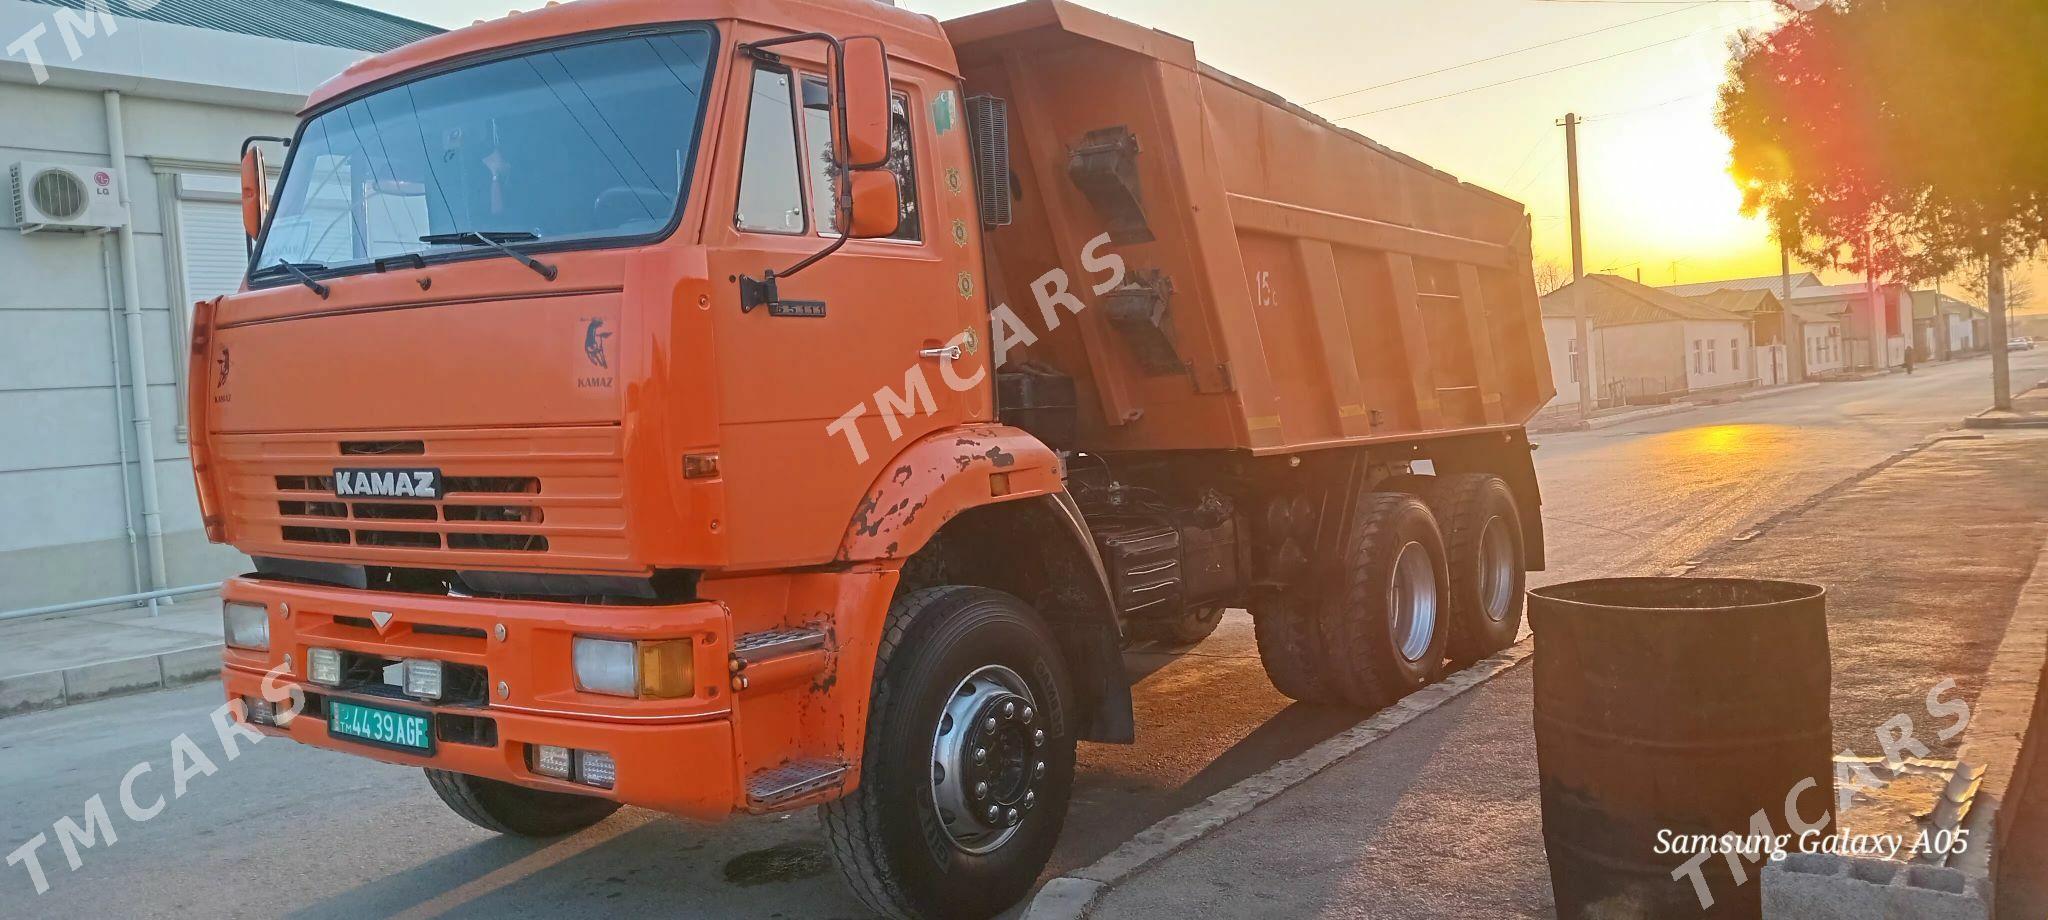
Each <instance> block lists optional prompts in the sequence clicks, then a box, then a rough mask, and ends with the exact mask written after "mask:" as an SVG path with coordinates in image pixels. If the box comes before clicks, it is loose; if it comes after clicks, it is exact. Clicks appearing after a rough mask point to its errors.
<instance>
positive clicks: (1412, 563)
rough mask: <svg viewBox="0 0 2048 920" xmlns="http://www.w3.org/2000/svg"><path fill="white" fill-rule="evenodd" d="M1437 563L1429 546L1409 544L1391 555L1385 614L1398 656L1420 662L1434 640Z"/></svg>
mask: <svg viewBox="0 0 2048 920" xmlns="http://www.w3.org/2000/svg"><path fill="white" fill-rule="evenodd" d="M1436 600H1437V585H1436V563H1435V562H1434V561H1433V560H1432V559H1430V556H1429V549H1428V547H1425V546H1423V545H1422V544H1420V543H1415V542H1410V543H1408V544H1407V545H1405V546H1403V547H1401V551H1400V552H1399V553H1397V554H1395V556H1394V579H1393V583H1392V584H1390V585H1388V586H1387V614H1388V617H1389V618H1390V619H1391V620H1392V624H1391V625H1392V626H1393V630H1394V643H1395V646H1396V647H1397V648H1399V649H1400V652H1401V657H1402V658H1405V659H1407V660H1409V661H1421V660H1422V656H1424V655H1426V654H1429V647H1430V645H1431V641H1432V640H1433V639H1435V638H1436V606H1437V604H1436Z"/></svg>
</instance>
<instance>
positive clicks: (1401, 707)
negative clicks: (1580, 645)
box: [1023, 637, 1535, 920]
mask: <svg viewBox="0 0 2048 920" xmlns="http://www.w3.org/2000/svg"><path fill="white" fill-rule="evenodd" d="M1534 642H1535V640H1534V638H1533V637H1526V638H1524V639H1522V641H1520V642H1517V643H1515V644H1514V645H1512V646H1509V647H1508V648H1507V649H1506V650H1505V651H1503V652H1501V653H1500V654H1498V655H1495V656H1493V657H1492V658H1488V659H1486V660H1484V661H1481V662H1479V663H1478V664H1475V665H1472V666H1471V667H1469V668H1466V669H1465V670H1462V671H1459V672H1458V673H1456V674H1453V675H1451V676H1449V677H1446V678H1444V679H1443V680H1442V681H1439V682H1437V683H1436V684H1434V685H1431V686H1429V687H1425V688H1423V689H1421V690H1418V691H1416V692H1415V693H1414V694H1413V695H1411V696H1409V697H1408V698H1407V699H1404V700H1402V701H1401V702H1399V703H1396V704H1394V705H1392V706H1389V707H1387V708H1386V709H1383V710H1380V711H1379V712H1377V713H1374V714H1373V715H1372V716H1371V717H1370V718H1368V719H1366V720H1365V721H1363V722H1360V723H1358V724H1357V725H1353V726H1352V727H1350V728H1348V729H1345V730H1344V731H1342V732H1339V733H1338V734H1336V735H1334V736H1332V737H1330V738H1328V739H1325V740H1324V741H1323V742H1322V743H1321V744H1318V745H1316V746H1315V747H1312V748H1309V749H1308V750H1307V751H1304V752H1302V753H1301V754H1299V755H1297V756H1295V757H1293V758H1291V759H1288V760H1283V761H1281V762H1279V763H1277V764H1274V765H1273V766H1271V767H1268V768H1266V770H1265V771H1264V772H1262V773H1259V774H1258V775H1256V776H1251V777H1248V778H1246V779H1244V780H1241V781H1239V782H1238V783H1237V784H1236V785H1234V786H1231V787H1230V788H1228V789H1225V790H1223V791H1222V792H1218V793H1216V794H1215V795H1212V796H1210V797H1209V798H1207V799H1204V800H1203V801H1201V802H1199V803H1197V804H1195V805H1193V806H1191V807H1189V808H1187V809H1185V810H1183V811H1181V812H1180V813H1178V814H1175V815H1170V816H1168V817H1166V818H1163V819H1161V820H1160V821H1159V822H1158V823H1156V824H1153V825H1152V826H1151V827H1148V828H1146V829H1145V830H1143V831H1140V832H1138V834H1137V835H1136V836H1134V837H1132V838H1131V839H1129V840H1126V841H1124V843H1123V844H1122V845H1121V846H1119V847H1117V848H1116V849H1115V850H1114V851H1112V852H1111V853H1110V854H1109V855H1108V856H1104V857H1103V858H1101V859H1098V860H1096V861H1095V862H1093V863H1090V864H1089V865H1087V866H1083V867H1082V868H1080V869H1076V870H1074V871H1073V872H1069V873H1067V874H1066V875H1063V876H1060V877H1059V878H1056V879H1053V880H1052V881H1050V882H1047V883H1046V884H1045V887H1043V888H1040V889H1039V890H1038V893H1037V895H1035V896H1033V897H1032V899H1031V903H1030V905H1029V906H1028V907H1026V908H1025V911H1024V915H1023V916H1024V918H1025V920H1081V918H1084V917H1087V916H1089V915H1090V913H1091V912H1092V911H1093V910H1094V909H1095V905H1096V904H1098V903H1100V902H1101V900H1102V898H1103V897H1104V896H1105V895H1107V894H1109V892H1110V889H1112V888H1113V887H1115V886H1116V885H1117V884H1118V883H1120V882H1122V881H1124V880H1125V879H1128V878H1130V877H1132V876H1134V875H1137V874H1138V873H1140V872H1142V871H1144V870H1146V869H1148V868H1150V867H1151V866H1152V865H1153V864H1155V863H1158V862H1159V861H1160V860H1163V859H1165V858H1167V857H1168V856H1172V855H1173V854H1175V853H1177V852H1180V851H1181V850H1182V849H1184V848H1186V847H1187V846H1188V845H1189V844H1191V843H1194V842H1195V841H1197V840H1200V839H1201V838H1203V837H1204V836H1207V835H1208V834H1210V833H1212V832H1214V831H1215V830H1217V829H1219V828H1221V827H1223V826H1224V825H1226V824H1229V823H1230V822H1232V821H1235V820H1237V819H1238V818H1241V817H1244V816H1245V815H1247V814H1250V813H1251V811H1252V810H1253V809H1255V808H1257V807H1259V806H1260V805H1263V804H1265V803H1266V802H1269V801H1271V800H1273V799H1274V798H1276V797H1278V796H1279V795H1280V794H1281V793H1283V792H1286V791H1287V790H1289V789H1292V788H1294V787H1296V786H1299V785H1301V784H1302V783H1305V782H1307V781H1308V780H1310V779H1312V778H1314V777H1315V776H1316V775H1317V774H1320V773H1322V772H1323V771H1324V770H1327V769H1329V768H1330V767H1331V766H1334V765H1335V764H1336V763H1337V762H1338V761H1341V760H1343V759H1344V758H1346V757H1349V756H1351V755H1353V754H1356V753H1358V752H1359V751H1361V750H1363V749H1364V748H1365V747H1366V746H1367V745H1370V744H1372V743H1373V742H1375V741H1378V740H1380V739H1381V738H1384V737H1386V736H1387V735H1389V734H1391V733H1392V732H1393V731H1394V730H1395V729H1398V728H1400V727H1401V726H1403V725H1406V724H1408V723H1409V722H1412V721H1414V720H1415V719H1417V718H1420V717H1422V716H1424V715H1426V714H1428V713H1430V712H1432V711H1434V710H1436V709H1437V708H1439V707H1441V706H1443V705H1444V704H1445V703H1448V702H1450V701H1452V700H1454V699H1457V698H1458V697H1460V696H1463V695H1465V694H1466V693H1469V692H1471V691H1472V690H1473V689H1475V688H1477V687H1479V686H1480V685H1482V684H1484V683H1486V682H1487V681H1490V680H1492V679H1494V678H1495V677H1498V676H1500V675H1502V674H1504V673H1507V672H1508V671H1510V670H1512V669H1514V668H1515V666H1517V665H1519V664H1521V663H1522V662H1524V661H1527V660H1528V659H1529V657H1530V656H1531V655H1532V654H1534V653H1535V645H1534Z"/></svg>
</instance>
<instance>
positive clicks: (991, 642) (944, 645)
mask: <svg viewBox="0 0 2048 920" xmlns="http://www.w3.org/2000/svg"><path fill="white" fill-rule="evenodd" d="M1072 705H1073V704H1072V702H1071V691H1070V690H1069V684H1068V679H1067V670H1066V666H1065V662H1064V660H1063V659H1062V658H1061V657H1060V651H1059V646H1058V644H1057V643H1056V642H1055V640H1054V638H1053V636H1052V633H1051V631H1050V630H1049V629H1048V628H1047V627H1046V625H1045V622H1044V621H1043V620H1042V619H1040V618H1039V616H1038V614H1037V613H1036V612H1035V611H1033V610H1032V609H1031V607H1030V606H1029V605H1027V604H1025V603H1024V602H1023V601H1021V600H1018V599H1017V598H1015V597H1012V596H1010V595H1008V594H1004V593H1002V592H1000V591H994V590H990V589H987V588H976V587H966V586H946V587H938V588H928V589H925V590H922V591H917V592H914V593H912V594H909V595H906V596H904V597H901V598H898V599H897V600H896V602H895V603H894V604H893V605H891V606H890V609H889V620H888V624H887V626H886V628H885V630H884V633H883V638H882V644H881V648H880V650H879V654H878V656H877V661H876V667H875V685H874V694H873V698H872V700H871V702H870V704H869V707H868V729H867V742H866V751H865V754H864V755H863V757H862V765H861V780H860V786H859V788H857V789H856V790H854V792H852V793H851V794H849V795H847V796H846V797H845V798H842V799H840V800H838V801H835V802H832V803H830V804H828V805H826V806H825V807H824V809H823V816H824V824H825V835H826V838H827V839H828V840H829V841H830V842H831V846H832V854H833V856H834V858H835V859H836V860H837V862H838V863H839V866H840V869H841V870H842V871H843V872H844V873H845V875H846V879H847V882H848V884H849V885H850V886H851V887H852V889H853V893H854V895H855V896H856V897H858V898H860V900H861V901H862V902H863V903H865V904H866V905H867V906H868V907H869V908H870V909H872V910H874V911H876V912H877V913H880V914H883V915H885V916H889V917H901V918H920V920H921V918H936V917H964V918H981V917H991V916H994V915H995V914H997V913H1000V912H1001V911H1003V910H1004V909H1006V908H1008V907H1009V906H1010V905H1011V904H1014V903H1015V902H1016V901H1017V900H1019V899H1020V898H1022V897H1023V896H1024V895H1025V894H1026V893H1027V892H1029V891H1030V889H1031V885H1032V883H1033V882H1035V881H1036V880H1037V878H1038V874H1039V873H1040V872H1041V871H1043V870H1044V868H1045V865H1046V862H1047V861H1048V860H1049V859H1050V858H1051V856H1052V849H1053V844H1054V843H1055V842H1056V841H1057V840H1058V839H1059V835H1060V829H1061V827H1062V826H1063V825H1064V824H1065V822H1066V812H1067V800H1068V797H1069V796H1070V795H1071V793H1072V790H1073V781H1074V728H1073V726H1072V725H1071V724H1070V723H1071V719H1072V718H1073V716H1072V714H1071V712H1070V707H1071V706H1072Z"/></svg>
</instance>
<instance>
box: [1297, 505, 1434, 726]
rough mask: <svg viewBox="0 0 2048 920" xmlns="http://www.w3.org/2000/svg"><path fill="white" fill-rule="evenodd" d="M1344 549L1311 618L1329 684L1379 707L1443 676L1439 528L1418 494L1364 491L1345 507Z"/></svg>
mask: <svg viewBox="0 0 2048 920" xmlns="http://www.w3.org/2000/svg"><path fill="white" fill-rule="evenodd" d="M1345 549H1346V555H1345V562H1346V565H1345V566H1344V568H1343V569H1342V570H1341V571H1340V572H1339V573H1338V584H1336V585H1334V586H1333V588H1334V590H1330V591H1327V592H1325V597H1324V598H1323V602H1322V604H1321V605H1320V606H1321V611H1320V616H1319V617H1318V618H1317V620H1318V625H1319V626H1320V638H1321V640H1322V647H1323V650H1324V652H1325V654H1327V655H1328V656H1329V663H1330V664H1329V676H1330V683H1331V689H1332V690H1333V691H1334V692H1335V694H1336V696H1337V697H1338V698H1339V699H1341V700H1342V701H1343V702H1345V703H1348V704H1350V705H1353V706H1364V707H1380V706H1386V705H1388V704H1391V703H1393V702H1395V701H1397V700H1399V699H1401V698H1402V697H1404V696H1407V695H1408V694H1410V693H1412V692H1414V691H1416V690H1418V689H1421V688H1422V687H1425V686H1428V685H1429V684H1431V683H1433V682H1435V681H1436V680H1437V679H1438V678H1440V677H1442V676H1443V671H1444V646H1445V644H1446V643H1447V642H1448V640H1449V636H1450V630H1449V628H1448V624H1447V623H1446V622H1445V620H1446V619H1447V618H1446V617H1445V616H1444V613H1445V609H1444V608H1445V604H1446V602H1447V600H1448V597H1447V595H1448V593H1449V591H1448V583H1449V577H1448V574H1447V566H1446V561H1445V560H1446V553H1445V550H1444V541H1443V534H1442V532H1441V531H1440V530H1439V529H1438V528H1437V522H1436V516H1435V515H1434V514H1432V513H1431V512H1430V510H1429V505H1428V504H1426V503H1424V502H1423V500H1422V499H1421V498H1420V497H1418V496H1415V495H1409V494H1406V493H1401V492H1368V493H1366V494H1364V495H1363V496H1360V497H1359V499H1358V502H1357V504H1356V505H1355V506H1354V508H1353V510H1352V519H1351V526H1350V527H1348V528H1347V529H1346V533H1345Z"/></svg>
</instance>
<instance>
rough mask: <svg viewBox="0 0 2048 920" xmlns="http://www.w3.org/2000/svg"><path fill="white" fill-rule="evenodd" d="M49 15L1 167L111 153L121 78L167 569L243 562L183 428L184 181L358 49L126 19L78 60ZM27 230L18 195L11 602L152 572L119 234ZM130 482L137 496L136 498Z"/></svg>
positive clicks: (0, 455) (3, 402) (2, 11)
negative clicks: (210, 518)
mask: <svg viewBox="0 0 2048 920" xmlns="http://www.w3.org/2000/svg"><path fill="white" fill-rule="evenodd" d="M54 11H55V8H53V7H48V6H42V5H37V4H26V3H20V2H16V0H0V34H7V35H14V34H17V33H25V32H26V31H27V30H28V28H29V27H30V26H32V25H33V24H34V23H36V22H42V21H47V19H48V17H49V16H51V15H52V14H53V13H54ZM48 28H49V30H50V34H51V36H52V38H51V39H50V40H49V41H46V42H45V43H44V44H45V45H46V46H48V47H46V48H45V49H44V54H45V56H46V57H48V58H51V60H50V61H48V65H49V70H50V80H49V82H48V83H45V84H42V85H38V84H37V83H36V81H35V77H34V75H33V73H32V72H31V71H30V69H29V68H28V67H27V66H26V65H23V64H21V62H20V61H19V60H15V61H7V62H4V63H0V126H4V130H0V170H4V169H6V168H8V167H10V166H11V165H12V164H13V163H15V162H17V161H21V160H33V161H39V162H55V163H74V164H79V165H82V166H107V165H110V164H109V162H108V156H109V154H108V150H109V138H108V131H107V120H106V100H105V97H104V92H103V91H104V90H105V89H110V88H111V89H117V90H119V91H121V92H122V100H121V102H122V108H123V109H124V121H123V126H124V134H125V137H126V142H127V152H128V160H127V162H125V163H122V164H119V165H120V169H119V172H120V174H121V178H122V180H123V181H124V182H126V183H127V186H128V190H129V197H130V199H131V221H132V226H133V228H134V234H133V236H134V247H135V256H136V263H137V268H138V271H137V276H138V277H137V281H138V284H137V287H138V288H139V289H140V294H141V298H140V300H141V307H142V310H143V327H144V339H145V341H144V342H143V343H142V348H143V349H144V356H145V360H146V363H147V365H148V371H149V375H148V378H149V379H148V387H147V391H148V398H149V405H150V407H151V412H152V416H153V426H154V437H153V440H154V445H155V451H156V456H157V465H156V469H154V470H151V471H149V472H148V475H153V476H155V477H156V481H157V485H158V489H159V493H160V495H161V502H162V511H163V529H164V532H165V536H164V543H165V555H166V559H167V563H168V568H169V580H170V582H171V583H172V584H173V585H185V584H193V583H199V582H206V581H213V580H217V579H219V578H220V577H222V576H224V575H229V574H234V573H237V572H240V571H245V570H246V566H247V560H246V559H245V558H244V557H242V556H240V555H239V554H238V553H235V552H234V551H232V550H230V549H227V548H225V547H216V546H212V545H210V544H208V543H207V542H206V538H205V535H204V533H203V532H202V530H201V529H200V521H199V514H198V507H197V505H198V503H197V499H196V497H195V495H194V493H193V488H192V474H191V466H190V459H189V457H190V455H189V452H188V450H187V447H186V444H185V442H184V437H183V435H184V431H183V427H182V421H183V418H182V416H183V399H182V396H181V390H182V379H183V378H182V373H183V368H184V365H185V358H184V349H185V346H186V333H187V323H188V321H189V319H188V316H189V304H187V303H185V302H184V301H185V296H186V292H185V286H184V284H183V280H182V278H181V277H180V274H181V273H180V269H179V265H178V263H179V259H178V257H177V254H178V252H179V251H180V240H179V238H178V232H177V228H176V224H177V213H178V207H179V200H180V199H179V196H178V176H180V175H193V176H216V177H232V176H234V175H235V170H236V159H237V157H238V154H239V148H240V144H241V141H242V139H243V138H245V137H248V136H250V135H255V134H270V135H277V134H289V133H291V129H292V126H293V124H294V121H295V119H294V116H293V114H292V111H293V110H294V109H295V108H296V107H297V106H298V105H299V104H300V103H301V102H302V101H303V99H304V94H305V93H306V92H307V91H309V90H310V89H311V88H312V87H313V86H314V85H317V83H318V82H319V81H320V80H323V79H325V78H326V77H327V76H331V75H333V74H334V73H337V72H339V70H340V69H341V68H342V67H343V66H345V65H346V64H347V63H348V62H350V61H352V60H355V59H357V58H359V57H361V55H360V54H359V53H356V52H352V51H342V50H339V49H333V48H326V47H321V46H313V45H300V44H297V43H291V42H277V41H271V40H266V39H257V38H252V37H249V36H240V35H225V34H222V33H214V32H209V31H206V30H201V29H192V28H186V27H182V26H166V25H161V24H157V23H147V22H140V21H136V20H126V19H123V20H119V29H118V31H117V32H116V33H114V34H112V35H108V34H105V33H102V34H101V35H99V36H98V37H95V38H85V39H82V40H81V49H82V50H83V51H84V52H85V54H84V56H83V57H81V58H80V59H79V60H78V61H71V60H69V55H68V54H67V53H66V51H65V48H64V45H63V43H62V42H61V41H59V40H58V39H57V38H56V37H55V36H56V26H55V25H54V23H52V24H50V25H49V26H48ZM202 78H203V79H212V80H216V81H218V82H216V83H212V84H208V83H206V82H203V79H202ZM209 97H215V98H213V99H212V100H211V101H209ZM18 231H19V228H18V227H17V226H16V225H15V224H14V222H13V214H12V208H11V207H5V208H0V279H5V281H4V283H0V431H5V432H8V436H7V437H5V438H0V611H5V610H13V609H19V608H23V607H30V606H39V605H42V604H48V603H60V602H65V601H72V600H82V599H88V598H94V597H104V596H110V595H116V594H123V593H128V592H130V591H133V590H136V589H137V587H138V584H137V575H136V572H137V569H138V567H140V568H142V570H143V571H144V572H146V571H147V569H146V562H142V561H141V560H144V559H146V556H145V555H144V550H143V546H142V537H141V531H142V522H141V519H140V514H139V512H140V498H139V495H140V485H139V479H138V477H139V476H141V475H144V473H143V472H142V471H141V470H139V469H137V468H136V467H135V465H134V464H133V462H132V458H133V456H134V455H135V453H136V451H135V449H134V444H133V442H132V438H133V427H132V425H130V424H128V418H127V416H128V406H127V403H126V401H125V399H126V396H125V393H126V391H125V390H121V391H117V389H116V385H117V383H118V384H120V385H122V386H123V387H125V386H126V385H127V384H128V383H129V381H128V380H127V364H126V358H125V353H122V354H119V355H117V351H116V350H117V348H120V347H125V346H124V345H121V344H117V343H120V342H122V341H123V340H124V338H125V336H124V335H123V331H124V330H123V329H122V328H121V323H120V318H119V317H118V316H113V317H110V313H109V311H110V310H120V309H122V308H123V307H124V306H125V305H124V304H122V302H121V290H122V281H121V278H120V274H119V272H120V265H121V260H120V258H119V255H118V249H117V245H116V238H115V236H114V235H112V234H91V235H87V234H57V233H38V234H33V235H23V234H21V233H19V232H18ZM110 318H111V319H112V320H113V321H114V333H113V334H112V335H110V332H109V321H110ZM117 358H118V359H119V360H117ZM124 442H125V444H126V446H127V448H128V453H129V455H130V457H131V462H130V463H129V464H128V465H125V466H124V465H123V463H122V448H123V446H124ZM124 484H125V486H126V488H127V491H128V492H129V493H130V494H131V495H133V496H135V497H134V498H133V499H131V500H130V501H128V502H126V503H125V506H124V499H123V488H124ZM131 533H132V535H133V536H132V538H131ZM131 539H132V542H131ZM145 577H146V576H145Z"/></svg>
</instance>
